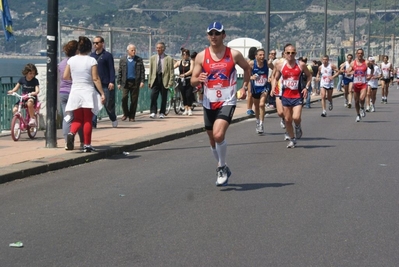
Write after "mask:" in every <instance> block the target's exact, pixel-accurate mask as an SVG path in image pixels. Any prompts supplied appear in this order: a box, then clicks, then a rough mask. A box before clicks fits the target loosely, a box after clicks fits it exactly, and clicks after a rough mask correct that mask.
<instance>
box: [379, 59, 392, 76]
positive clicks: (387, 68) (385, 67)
mask: <svg viewBox="0 0 399 267" xmlns="http://www.w3.org/2000/svg"><path fill="white" fill-rule="evenodd" d="M390 70H391V63H390V62H388V63H386V64H385V63H384V62H382V63H381V71H382V78H383V79H389V76H390V75H389V72H390Z"/></svg>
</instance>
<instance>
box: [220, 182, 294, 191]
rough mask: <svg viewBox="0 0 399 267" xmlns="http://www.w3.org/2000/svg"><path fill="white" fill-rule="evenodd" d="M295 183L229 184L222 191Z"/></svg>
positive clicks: (246, 189) (248, 189)
mask: <svg viewBox="0 0 399 267" xmlns="http://www.w3.org/2000/svg"><path fill="white" fill-rule="evenodd" d="M294 184H295V183H263V184H261V183H253V184H228V185H227V186H226V187H224V188H223V189H221V190H220V191H223V192H226V191H250V190H256V189H262V188H268V187H283V186H287V185H294Z"/></svg>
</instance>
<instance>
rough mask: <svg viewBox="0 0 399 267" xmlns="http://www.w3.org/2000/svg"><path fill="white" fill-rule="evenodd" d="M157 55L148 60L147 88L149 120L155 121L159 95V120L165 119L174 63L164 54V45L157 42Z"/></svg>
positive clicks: (172, 80) (173, 77)
mask: <svg viewBox="0 0 399 267" xmlns="http://www.w3.org/2000/svg"><path fill="white" fill-rule="evenodd" d="M156 50H157V54H156V55H153V56H152V57H151V59H150V75H149V78H148V79H149V80H148V87H149V88H150V89H151V104H150V113H151V114H150V118H151V119H155V118H156V116H157V111H158V107H157V106H158V105H157V101H158V96H159V93H161V109H160V110H159V118H160V119H163V118H165V110H166V100H167V97H168V89H167V88H170V87H172V86H173V84H174V79H175V73H174V62H173V58H172V57H171V56H168V55H166V54H165V43H163V42H158V43H157V44H156Z"/></svg>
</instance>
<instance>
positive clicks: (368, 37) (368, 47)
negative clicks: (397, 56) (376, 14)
mask: <svg viewBox="0 0 399 267" xmlns="http://www.w3.org/2000/svg"><path fill="white" fill-rule="evenodd" d="M368 19H369V21H368V22H369V24H368V29H367V35H368V36H367V54H368V55H369V56H372V55H371V53H370V28H371V26H370V24H371V23H370V21H371V0H369V18H368Z"/></svg>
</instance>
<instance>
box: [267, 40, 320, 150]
mask: <svg viewBox="0 0 399 267" xmlns="http://www.w3.org/2000/svg"><path fill="white" fill-rule="evenodd" d="M284 51H285V55H286V59H285V60H284V61H283V62H277V63H276V66H275V69H276V72H275V76H274V77H273V79H274V83H273V84H275V82H276V81H278V80H279V79H280V77H282V78H283V79H282V85H283V93H282V96H281V102H282V104H283V112H284V118H285V126H286V128H287V133H288V135H289V137H290V140H289V142H288V145H287V148H294V147H295V145H296V139H300V138H301V137H302V128H301V115H302V104H303V99H304V98H306V97H307V94H308V88H309V86H310V83H311V81H312V75H311V74H310V72H309V70H308V68H307V66H306V64H305V63H304V62H300V61H297V60H296V59H295V55H296V49H295V46H293V45H292V44H287V45H286V46H285V47H284ZM302 72H304V74H305V75H306V77H307V80H306V84H305V85H304V84H302V83H301V75H302ZM292 122H294V124H295V134H294V128H293V126H292Z"/></svg>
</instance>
